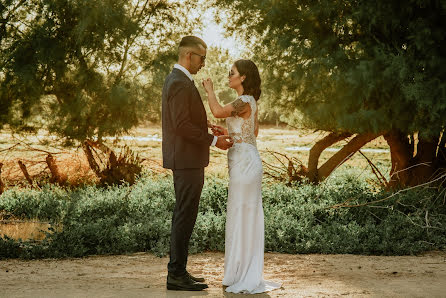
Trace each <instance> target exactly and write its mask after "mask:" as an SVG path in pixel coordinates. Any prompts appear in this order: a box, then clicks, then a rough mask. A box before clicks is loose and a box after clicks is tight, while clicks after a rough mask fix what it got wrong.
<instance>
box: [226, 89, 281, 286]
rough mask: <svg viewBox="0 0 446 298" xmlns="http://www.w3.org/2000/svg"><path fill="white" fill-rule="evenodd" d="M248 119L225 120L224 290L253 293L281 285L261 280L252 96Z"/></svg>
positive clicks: (261, 235) (247, 100) (260, 226)
mask: <svg viewBox="0 0 446 298" xmlns="http://www.w3.org/2000/svg"><path fill="white" fill-rule="evenodd" d="M239 98H240V99H241V100H242V101H243V102H245V103H249V105H250V107H251V115H250V117H249V118H248V119H243V118H242V117H239V116H235V117H228V118H227V119H226V124H227V127H228V132H229V135H230V136H231V137H232V138H233V140H234V145H233V146H232V147H231V148H230V149H229V151H228V166H229V190H228V202H227V214H226V229H225V270H224V278H223V285H225V286H228V287H227V288H226V292H232V293H245V294H256V293H263V292H266V291H271V290H274V289H277V288H280V287H281V284H279V283H275V282H271V281H265V280H263V254H264V231H265V229H264V218H263V207H262V173H263V168H262V160H261V159H260V155H259V152H258V150H257V145H256V136H255V134H254V128H255V114H256V110H257V103H256V101H255V99H254V97H252V96H250V95H242V96H240V97H239Z"/></svg>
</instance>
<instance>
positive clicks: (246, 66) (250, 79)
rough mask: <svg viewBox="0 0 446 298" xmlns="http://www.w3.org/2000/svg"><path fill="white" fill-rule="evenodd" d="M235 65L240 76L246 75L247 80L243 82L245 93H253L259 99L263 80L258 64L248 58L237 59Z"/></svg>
mask: <svg viewBox="0 0 446 298" xmlns="http://www.w3.org/2000/svg"><path fill="white" fill-rule="evenodd" d="M234 65H235V67H236V68H237V70H238V72H239V74H240V76H245V80H244V81H243V82H242V86H243V94H244V95H252V96H253V97H254V99H255V100H256V101H257V100H259V98H260V93H262V90H260V83H261V80H260V74H259V69H258V68H257V66H256V65H255V64H254V62H252V61H251V60H247V59H240V60H237V61H235V63H234Z"/></svg>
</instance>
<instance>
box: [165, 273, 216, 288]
mask: <svg viewBox="0 0 446 298" xmlns="http://www.w3.org/2000/svg"><path fill="white" fill-rule="evenodd" d="M207 287H208V285H207V284H202V283H197V282H195V281H193V280H192V279H191V278H190V277H189V274H187V273H186V274H184V275H183V276H173V275H170V274H168V275H167V289H168V290H174V291H202V290H204V289H206V288H207Z"/></svg>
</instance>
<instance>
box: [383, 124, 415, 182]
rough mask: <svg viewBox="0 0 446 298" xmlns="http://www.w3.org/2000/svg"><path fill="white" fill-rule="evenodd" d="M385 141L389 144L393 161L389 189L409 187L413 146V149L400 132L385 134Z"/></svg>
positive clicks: (405, 136)
mask: <svg viewBox="0 0 446 298" xmlns="http://www.w3.org/2000/svg"><path fill="white" fill-rule="evenodd" d="M384 139H385V140H386V141H387V144H389V147H390V159H391V161H392V166H391V169H390V181H389V187H390V188H395V187H398V186H405V185H408V184H409V181H410V180H411V176H410V171H409V170H408V168H409V166H410V164H411V163H410V161H411V159H412V156H413V144H412V147H411V144H410V143H409V138H408V137H407V135H404V134H403V133H400V132H398V131H391V132H388V133H386V134H384Z"/></svg>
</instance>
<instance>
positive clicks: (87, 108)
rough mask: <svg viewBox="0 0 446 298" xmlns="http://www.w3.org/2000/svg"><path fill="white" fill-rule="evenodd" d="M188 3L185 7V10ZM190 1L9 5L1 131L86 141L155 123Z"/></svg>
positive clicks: (2, 33)
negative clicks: (6, 127) (39, 132)
mask: <svg viewBox="0 0 446 298" xmlns="http://www.w3.org/2000/svg"><path fill="white" fill-rule="evenodd" d="M181 4H183V5H186V7H184V6H181ZM190 7H191V2H186V3H179V2H175V1H167V0H158V1H149V0H138V1H125V0H88V1H87V0H28V1H23V0H6V1H5V2H4V3H3V4H1V5H0V16H1V17H0V50H1V53H0V88H1V89H0V108H1V111H0V125H1V126H3V125H4V124H8V125H9V126H10V127H11V128H13V129H14V130H16V131H27V130H37V129H39V128H44V129H46V130H48V131H49V132H50V133H52V134H57V135H59V136H60V137H62V138H63V139H65V140H67V141H69V142H73V141H83V140H85V139H88V138H92V137H98V138H99V139H101V138H102V137H103V136H106V135H116V134H120V133H122V132H125V131H128V130H129V129H130V128H132V127H134V126H135V125H137V124H138V123H140V122H141V121H144V120H157V119H159V110H160V98H161V94H160V93H161V89H162V88H161V86H162V82H163V80H164V77H165V75H166V74H167V72H168V71H170V68H171V64H172V61H173V60H174V59H175V58H176V45H177V43H178V39H179V38H180V34H185V33H187V32H190V31H191V29H192V28H191V25H192V24H194V22H195V21H196V20H190V21H188V20H189V19H190V18H188V17H186V13H187V11H186V9H187V8H190Z"/></svg>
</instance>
